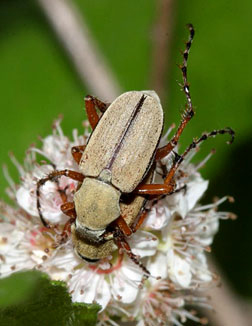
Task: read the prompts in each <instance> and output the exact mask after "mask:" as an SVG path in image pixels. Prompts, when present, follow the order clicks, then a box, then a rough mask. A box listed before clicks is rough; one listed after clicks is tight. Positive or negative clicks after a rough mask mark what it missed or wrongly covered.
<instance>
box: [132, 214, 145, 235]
mask: <svg viewBox="0 0 252 326" xmlns="http://www.w3.org/2000/svg"><path fill="white" fill-rule="evenodd" d="M148 213H149V209H144V210H143V212H142V213H141V215H140V216H139V218H138V220H137V222H136V224H134V225H133V226H132V227H131V230H132V232H133V233H135V232H136V231H137V230H138V229H139V228H140V226H141V225H142V224H143V222H144V221H145V219H146V217H147V215H148Z"/></svg>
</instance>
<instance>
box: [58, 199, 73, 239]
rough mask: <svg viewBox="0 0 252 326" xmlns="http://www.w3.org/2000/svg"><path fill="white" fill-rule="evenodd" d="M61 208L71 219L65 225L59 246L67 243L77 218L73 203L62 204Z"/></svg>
mask: <svg viewBox="0 0 252 326" xmlns="http://www.w3.org/2000/svg"><path fill="white" fill-rule="evenodd" d="M60 208H61V210H62V212H63V213H64V214H65V215H67V216H70V219H69V220H68V221H67V222H66V224H65V225H64V228H63V231H62V233H61V235H60V237H59V241H58V243H57V245H58V244H62V243H64V242H66V241H67V239H68V236H69V234H70V232H71V225H72V224H73V222H74V221H75V219H76V216H77V215H76V211H75V207H74V203H73V202H66V203H64V204H62V205H61V207H60Z"/></svg>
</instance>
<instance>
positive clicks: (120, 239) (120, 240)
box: [115, 233, 150, 278]
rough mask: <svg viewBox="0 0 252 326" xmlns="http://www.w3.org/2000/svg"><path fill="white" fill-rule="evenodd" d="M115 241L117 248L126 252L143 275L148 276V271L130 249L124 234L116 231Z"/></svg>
mask: <svg viewBox="0 0 252 326" xmlns="http://www.w3.org/2000/svg"><path fill="white" fill-rule="evenodd" d="M115 241H116V244H117V246H118V248H119V250H122V251H124V252H125V253H126V254H127V256H128V257H129V258H130V259H131V260H132V261H133V262H134V263H135V264H136V265H138V266H139V267H140V268H141V269H142V270H143V272H144V274H145V277H146V278H148V277H149V276H150V272H149V271H148V269H147V268H146V267H145V266H144V265H143V264H142V263H141V262H140V260H139V258H138V257H137V256H136V255H135V254H134V253H133V252H132V251H131V248H130V245H129V244H128V242H127V241H126V239H125V236H124V234H121V233H118V234H117V236H116V237H115Z"/></svg>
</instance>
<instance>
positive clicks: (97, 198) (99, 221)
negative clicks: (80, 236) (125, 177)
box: [74, 171, 121, 233]
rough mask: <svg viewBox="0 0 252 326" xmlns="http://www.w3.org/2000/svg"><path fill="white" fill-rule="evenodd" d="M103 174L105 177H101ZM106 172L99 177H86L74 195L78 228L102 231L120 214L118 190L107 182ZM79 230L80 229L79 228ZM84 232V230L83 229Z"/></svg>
mask: <svg viewBox="0 0 252 326" xmlns="http://www.w3.org/2000/svg"><path fill="white" fill-rule="evenodd" d="M103 174H105V178H102V176H103ZM107 174H108V172H107V171H106V172H105V173H101V176H100V178H99V179H95V178H89V177H86V178H85V179H84V181H83V183H82V185H81V187H80V189H79V190H78V191H77V192H76V193H75V195H74V204H75V209H76V213H77V224H78V229H79V230H80V229H81V228H83V229H89V230H90V231H91V232H92V231H95V232H96V231H102V230H105V228H106V227H107V226H108V224H110V223H111V222H113V221H114V220H115V219H117V218H118V217H119V216H120V206H119V200H120V195H121V193H120V191H119V190H117V189H116V188H114V187H113V186H112V185H111V184H108V183H106V182H108V175H107ZM80 231H81V230H80ZM85 233H86V231H85Z"/></svg>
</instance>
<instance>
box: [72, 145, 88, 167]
mask: <svg viewBox="0 0 252 326" xmlns="http://www.w3.org/2000/svg"><path fill="white" fill-rule="evenodd" d="M85 147H86V145H80V146H74V147H72V148H71V153H72V156H73V158H74V160H75V162H76V163H77V164H79V163H80V160H81V157H82V154H83V152H84V149H85Z"/></svg>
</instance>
